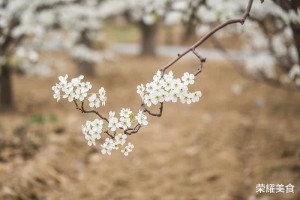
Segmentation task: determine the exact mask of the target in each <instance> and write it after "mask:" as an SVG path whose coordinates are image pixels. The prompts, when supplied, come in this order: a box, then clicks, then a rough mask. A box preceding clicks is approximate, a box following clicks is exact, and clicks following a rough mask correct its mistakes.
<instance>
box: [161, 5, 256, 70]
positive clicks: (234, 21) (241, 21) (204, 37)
mask: <svg viewBox="0 0 300 200" xmlns="http://www.w3.org/2000/svg"><path fill="white" fill-rule="evenodd" d="M252 4H253V0H249V1H248V5H247V8H246V10H245V12H244V13H243V15H242V16H241V17H240V18H238V19H230V20H228V21H226V22H224V23H222V24H220V25H218V26H217V27H215V28H214V29H212V30H211V31H210V32H208V33H207V34H205V35H204V36H203V37H202V38H201V39H200V40H199V41H198V42H196V43H195V44H194V45H193V46H191V47H190V48H189V49H187V50H186V51H185V52H183V53H181V54H178V57H177V58H176V59H175V60H173V61H171V62H170V63H169V64H167V65H165V66H164V67H163V68H161V69H160V70H161V71H162V72H163V73H165V71H166V70H167V69H168V68H170V67H171V66H172V65H174V64H175V63H176V62H177V61H179V60H180V59H181V58H182V57H184V56H185V55H186V54H188V53H189V52H193V53H194V54H195V49H196V48H198V47H199V46H200V45H201V44H203V43H204V42H205V41H206V40H207V39H208V38H210V37H211V36H212V35H213V34H215V33H216V32H218V31H219V30H221V29H223V28H224V27H226V26H228V25H230V24H235V23H240V24H244V22H245V20H246V19H247V17H248V16H249V13H250V10H251V7H252ZM196 56H197V55H196ZM197 57H198V56H197ZM198 58H199V60H200V62H202V61H203V60H201V57H198ZM199 71H200V70H198V72H197V73H196V75H198V74H199V73H200V72H199Z"/></svg>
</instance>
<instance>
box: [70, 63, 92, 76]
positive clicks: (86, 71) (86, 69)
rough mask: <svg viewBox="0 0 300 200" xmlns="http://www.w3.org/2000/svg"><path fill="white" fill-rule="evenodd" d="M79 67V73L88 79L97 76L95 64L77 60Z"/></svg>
mask: <svg viewBox="0 0 300 200" xmlns="http://www.w3.org/2000/svg"><path fill="white" fill-rule="evenodd" d="M75 62H76V65H77V71H78V74H79V75H84V76H88V77H92V76H95V64H94V63H91V62H86V61H82V60H77V59H75Z"/></svg>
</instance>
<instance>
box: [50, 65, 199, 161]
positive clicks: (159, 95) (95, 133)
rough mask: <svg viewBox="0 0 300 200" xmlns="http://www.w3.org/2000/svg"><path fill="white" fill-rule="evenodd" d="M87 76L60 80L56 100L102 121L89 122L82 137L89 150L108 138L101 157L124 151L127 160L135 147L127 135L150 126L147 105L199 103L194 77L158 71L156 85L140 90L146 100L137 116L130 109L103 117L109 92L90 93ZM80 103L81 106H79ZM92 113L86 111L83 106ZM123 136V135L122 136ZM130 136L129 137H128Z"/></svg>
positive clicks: (55, 92) (55, 95) (123, 109)
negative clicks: (86, 106) (73, 103)
mask: <svg viewBox="0 0 300 200" xmlns="http://www.w3.org/2000/svg"><path fill="white" fill-rule="evenodd" d="M83 79H84V76H83V75H80V76H78V77H76V78H72V79H71V80H68V75H67V74H66V75H64V76H59V77H58V80H59V82H58V83H56V84H55V85H54V86H53V87H52V90H53V98H54V99H56V100H57V101H59V100H60V99H61V98H63V99H67V100H68V101H69V102H75V105H76V108H77V109H79V110H81V111H82V112H83V113H84V112H89V113H91V112H92V113H95V114H97V116H98V117H99V118H97V119H94V120H92V121H89V120H87V121H86V122H85V124H84V125H82V133H83V135H84V138H85V139H86V141H87V144H88V145H89V146H96V145H97V144H96V142H97V141H100V140H101V138H102V137H103V136H106V138H105V140H104V142H103V143H102V144H101V145H100V148H101V153H102V154H107V155H111V153H112V151H114V150H121V153H122V154H124V155H125V156H128V155H129V153H130V152H132V150H133V148H134V145H133V144H132V143H130V142H128V143H127V145H125V144H126V139H127V134H128V133H130V132H128V131H136V132H137V131H138V130H139V129H140V128H141V127H143V126H147V125H148V117H147V116H146V115H145V113H146V111H147V110H146V108H145V105H147V106H148V107H150V106H151V105H157V104H158V103H164V102H173V103H175V102H177V101H180V102H181V103H187V104H190V103H195V102H198V101H199V100H200V97H201V92H200V91H196V92H193V93H192V92H189V88H188V86H189V85H193V84H194V83H195V76H194V75H193V74H190V73H188V72H186V73H184V74H183V76H182V77H181V78H175V77H174V75H173V72H172V71H169V72H168V73H167V74H163V73H162V72H161V71H158V72H157V73H156V74H155V75H154V76H153V81H152V82H150V83H147V84H146V85H145V86H144V85H143V84H141V85H139V86H137V93H138V94H139V95H140V97H141V98H142V100H143V103H142V105H141V108H140V109H139V111H138V113H137V114H136V115H135V114H134V113H133V111H132V110H131V109H130V108H122V109H121V110H120V111H119V113H118V114H116V112H114V111H110V112H109V113H108V117H107V118H106V117H103V116H102V115H101V114H100V113H99V112H98V111H97V109H98V108H100V107H101V106H105V104H106V101H107V97H106V91H105V89H104V88H103V87H101V88H100V89H99V90H98V92H97V93H91V92H90V90H91V89H92V85H91V83H90V82H84V81H83ZM78 101H79V102H81V104H80V103H78ZM85 101H87V102H88V106H89V108H90V109H92V110H88V111H87V110H86V109H85V108H84V102H85ZM122 132H123V133H122ZM129 135H130V134H129Z"/></svg>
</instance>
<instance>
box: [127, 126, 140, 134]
mask: <svg viewBox="0 0 300 200" xmlns="http://www.w3.org/2000/svg"><path fill="white" fill-rule="evenodd" d="M141 127H142V126H141V125H140V124H137V125H135V127H134V128H128V129H127V130H125V131H124V134H126V135H132V134H134V133H137V132H138V131H139V130H140V128H141Z"/></svg>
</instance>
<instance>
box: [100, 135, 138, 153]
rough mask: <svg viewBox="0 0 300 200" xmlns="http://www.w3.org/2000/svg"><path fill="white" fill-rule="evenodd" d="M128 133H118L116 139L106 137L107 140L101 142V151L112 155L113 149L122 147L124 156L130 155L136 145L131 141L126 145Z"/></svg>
mask: <svg viewBox="0 0 300 200" xmlns="http://www.w3.org/2000/svg"><path fill="white" fill-rule="evenodd" d="M126 139H127V135H125V134H121V133H118V134H117V135H116V136H115V137H114V139H112V138H106V139H105V142H104V143H103V144H101V153H102V154H107V155H111V152H112V151H113V150H119V149H121V152H122V154H124V156H128V155H129V153H130V152H132V150H133V148H134V145H133V144H132V143H131V142H128V143H127V145H126V146H124V145H125V143H126Z"/></svg>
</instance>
